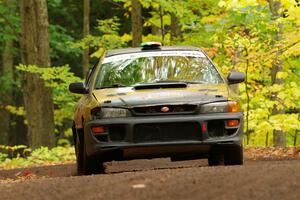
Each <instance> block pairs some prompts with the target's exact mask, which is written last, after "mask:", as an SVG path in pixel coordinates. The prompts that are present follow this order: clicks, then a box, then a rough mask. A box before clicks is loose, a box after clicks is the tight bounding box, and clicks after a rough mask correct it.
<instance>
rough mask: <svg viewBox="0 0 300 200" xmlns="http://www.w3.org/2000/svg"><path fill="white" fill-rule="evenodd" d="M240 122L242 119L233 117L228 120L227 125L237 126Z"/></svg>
mask: <svg viewBox="0 0 300 200" xmlns="http://www.w3.org/2000/svg"><path fill="white" fill-rule="evenodd" d="M239 124H240V121H239V120H237V119H231V120H227V126H228V127H236V126H238V125H239Z"/></svg>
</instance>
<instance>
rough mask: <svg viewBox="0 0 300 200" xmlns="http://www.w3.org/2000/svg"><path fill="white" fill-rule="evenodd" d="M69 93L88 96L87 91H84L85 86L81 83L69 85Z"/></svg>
mask: <svg viewBox="0 0 300 200" xmlns="http://www.w3.org/2000/svg"><path fill="white" fill-rule="evenodd" d="M69 91H70V92H72V93H75V94H88V93H89V90H88V89H86V87H85V84H84V83H82V82H77V83H71V84H70V85H69Z"/></svg>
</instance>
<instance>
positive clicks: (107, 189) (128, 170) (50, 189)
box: [0, 159, 300, 200]
mask: <svg viewBox="0 0 300 200" xmlns="http://www.w3.org/2000/svg"><path fill="white" fill-rule="evenodd" d="M74 174H75V166H74V165H73V164H70V165H62V166H49V167H37V168H30V169H26V170H25V169H23V170H6V171H0V180H2V181H0V199H1V200H5V199H28V200H32V199H49V200H50V199H51V200H52V199H64V200H67V199H243V200H246V199H262V200H265V199H272V200H273V199H281V200H282V199H287V200H294V199H295V200H299V199H300V160H299V159H298V160H281V161H250V160H249V161H246V162H245V165H244V166H220V167H208V166H207V162H206V161H205V160H203V161H202V160H197V161H184V162H170V161H169V160H168V159H154V160H136V161H129V162H112V163H107V166H106V174H102V175H92V176H82V177H79V176H74ZM22 176H24V177H26V178H20V177H22ZM16 177H19V178H18V180H13V179H15V178H16ZM8 178H11V179H8ZM24 179H25V180H24Z"/></svg>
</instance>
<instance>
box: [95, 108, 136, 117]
mask: <svg viewBox="0 0 300 200" xmlns="http://www.w3.org/2000/svg"><path fill="white" fill-rule="evenodd" d="M91 115H92V119H106V118H118V117H129V116H130V112H129V110H127V109H123V108H94V109H92V111H91Z"/></svg>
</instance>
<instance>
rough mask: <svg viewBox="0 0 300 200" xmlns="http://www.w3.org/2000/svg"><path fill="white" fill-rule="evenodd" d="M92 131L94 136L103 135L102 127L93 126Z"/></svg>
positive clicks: (103, 129)
mask: <svg viewBox="0 0 300 200" xmlns="http://www.w3.org/2000/svg"><path fill="white" fill-rule="evenodd" d="M92 131H93V133H94V134H99V133H104V132H105V127H104V126H93V127H92Z"/></svg>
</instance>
